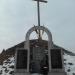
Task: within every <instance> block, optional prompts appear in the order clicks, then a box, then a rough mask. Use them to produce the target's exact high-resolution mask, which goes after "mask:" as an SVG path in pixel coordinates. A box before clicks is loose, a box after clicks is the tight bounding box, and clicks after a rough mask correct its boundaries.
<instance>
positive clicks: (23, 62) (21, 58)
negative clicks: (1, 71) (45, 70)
mask: <svg viewBox="0 0 75 75" xmlns="http://www.w3.org/2000/svg"><path fill="white" fill-rule="evenodd" d="M27 54H28V52H27V50H26V49H18V50H17V62H16V69H27Z"/></svg>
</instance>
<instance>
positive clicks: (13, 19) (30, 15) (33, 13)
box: [0, 0, 75, 52]
mask: <svg viewBox="0 0 75 75" xmlns="http://www.w3.org/2000/svg"><path fill="white" fill-rule="evenodd" d="M40 6H41V25H43V24H44V26H45V27H47V28H48V29H49V30H50V31H51V33H52V36H53V41H54V43H55V44H57V45H59V46H61V47H63V48H65V49H68V50H70V51H73V52H75V0H48V3H47V4H44V3H41V4H40ZM34 25H37V9H36V2H34V1H32V0H0V52H1V51H2V49H7V48H10V47H12V46H14V45H16V44H18V43H20V42H22V41H24V40H25V34H26V32H27V31H28V29H30V28H31V27H32V26H34Z"/></svg>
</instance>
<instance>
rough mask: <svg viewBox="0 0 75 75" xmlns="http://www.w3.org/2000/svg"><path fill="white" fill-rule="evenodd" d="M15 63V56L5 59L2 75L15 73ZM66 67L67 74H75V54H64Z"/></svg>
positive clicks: (0, 74)
mask: <svg viewBox="0 0 75 75" xmlns="http://www.w3.org/2000/svg"><path fill="white" fill-rule="evenodd" d="M14 63H15V60H14V57H10V58H9V59H7V60H5V61H4V62H3V65H0V75H14ZM64 67H65V71H66V72H67V75H75V56H70V55H67V54H64ZM32 75H37V74H32Z"/></svg>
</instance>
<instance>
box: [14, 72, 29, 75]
mask: <svg viewBox="0 0 75 75" xmlns="http://www.w3.org/2000/svg"><path fill="white" fill-rule="evenodd" d="M14 75H30V73H28V72H26V73H15V74H14Z"/></svg>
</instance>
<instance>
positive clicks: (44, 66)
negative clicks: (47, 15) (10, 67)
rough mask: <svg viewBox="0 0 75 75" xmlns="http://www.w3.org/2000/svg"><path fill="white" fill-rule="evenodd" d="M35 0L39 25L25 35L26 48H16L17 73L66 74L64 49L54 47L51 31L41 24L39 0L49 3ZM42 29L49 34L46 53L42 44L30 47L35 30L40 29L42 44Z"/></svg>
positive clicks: (16, 74) (28, 74) (27, 74)
mask: <svg viewBox="0 0 75 75" xmlns="http://www.w3.org/2000/svg"><path fill="white" fill-rule="evenodd" d="M34 1H37V10H38V26H34V27H32V28H30V29H29V30H28V32H27V33H26V37H25V44H24V48H18V49H17V50H16V54H15V75H31V74H32V73H38V74H43V75H66V73H65V70H64V64H63V51H62V49H54V47H53V41H52V34H51V32H50V31H49V30H48V29H47V28H46V27H44V26H40V10H39V2H44V3H47V1H44V0H34ZM41 30H42V31H44V32H46V34H47V36H48V41H47V42H48V48H47V49H48V50H47V54H46V53H45V48H44V47H42V46H40V45H37V46H33V48H32V49H31V48H30V39H29V38H30V35H31V33H32V32H33V31H36V32H37V31H38V35H39V37H38V40H39V41H38V44H40V41H43V40H42V37H41V34H40V31H41ZM42 45H43V44H42ZM31 51H32V53H31ZM44 71H46V72H44Z"/></svg>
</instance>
